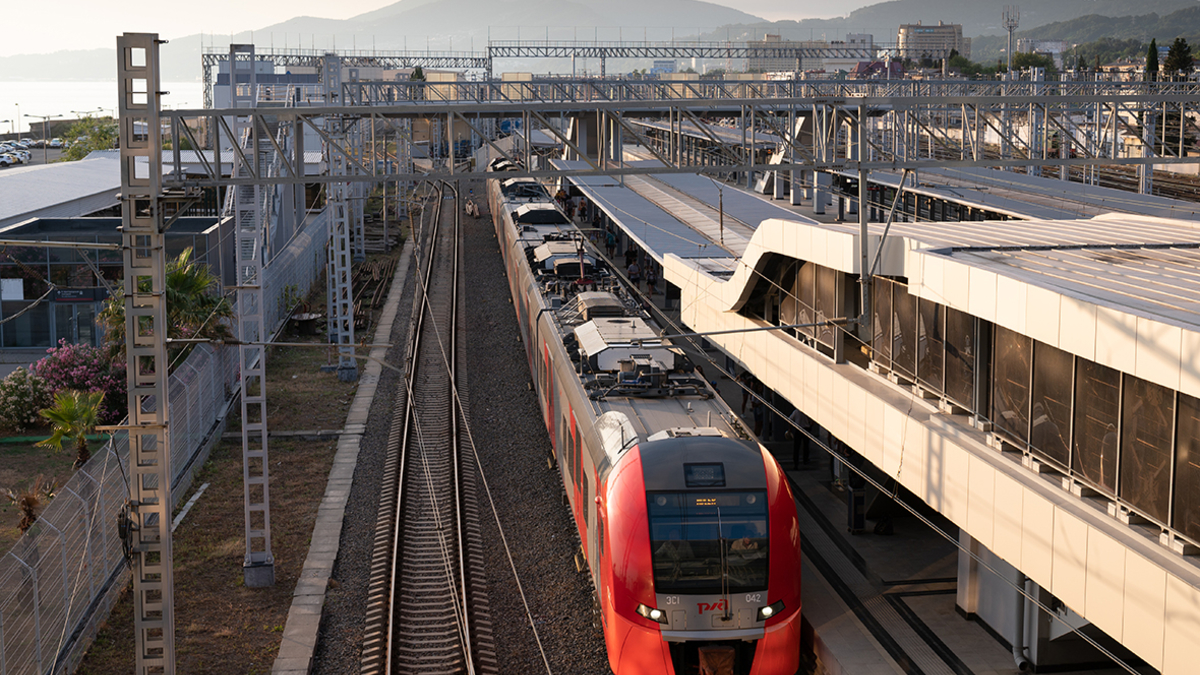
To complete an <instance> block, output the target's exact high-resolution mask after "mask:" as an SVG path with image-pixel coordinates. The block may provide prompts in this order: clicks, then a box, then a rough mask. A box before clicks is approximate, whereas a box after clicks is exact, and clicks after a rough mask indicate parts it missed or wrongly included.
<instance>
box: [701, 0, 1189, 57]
mask: <svg viewBox="0 0 1200 675" xmlns="http://www.w3.org/2000/svg"><path fill="white" fill-rule="evenodd" d="M1010 4H1014V0H890V1H889V2H882V3H879V4H874V5H870V6H867V7H863V8H861V9H857V10H855V11H853V12H851V13H850V14H849V15H847V16H845V17H841V18H836V19H806V20H803V21H775V22H765V21H764V22H758V23H751V24H741V25H731V26H725V27H722V28H720V29H719V30H716V31H709V32H706V33H705V34H704V35H703V39H711V40H726V39H731V40H739V39H743V40H744V39H746V38H747V37H751V36H753V35H758V36H760V37H761V36H762V35H763V34H764V33H767V32H770V33H779V34H782V35H783V36H784V37H785V39H792V40H808V39H821V38H822V37H823V38H824V39H827V40H834V39H841V38H842V37H844V36H845V34H846V33H870V34H872V35H874V36H875V40H876V42H883V43H888V42H895V41H896V31H897V29H898V28H899V27H900V25H901V24H907V23H917V22H918V21H920V22H922V23H926V24H936V23H937V22H938V21H944V22H946V23H958V24H962V27H963V35H967V36H979V35H1000V34H1002V33H1004V27H1003V25H1002V18H1003V15H1004V6H1005V5H1010ZM1016 4H1019V6H1020V9H1021V18H1020V22H1021V28H1022V29H1026V30H1028V29H1032V28H1035V27H1039V26H1044V25H1047V24H1053V23H1059V22H1068V21H1070V20H1073V19H1075V18H1076V17H1083V16H1096V15H1101V16H1123V15H1127V14H1129V11H1130V9H1131V8H1132V7H1134V6H1133V5H1131V4H1130V3H1129V2H1127V0H1052V1H1044V2H1040V3H1037V4H1034V3H1027V4H1021V3H1020V2H1019V0H1016ZM1197 7H1200V2H1197V0H1143V1H1142V2H1139V3H1137V5H1136V9H1137V11H1139V12H1145V13H1147V14H1148V13H1151V12H1155V13H1157V14H1158V15H1160V16H1165V15H1167V14H1170V13H1172V12H1176V11H1178V10H1183V9H1195V8H1197ZM974 49H975V48H974V44H972V51H974ZM972 56H974V55H972Z"/></svg>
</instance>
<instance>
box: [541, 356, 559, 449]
mask: <svg viewBox="0 0 1200 675" xmlns="http://www.w3.org/2000/svg"><path fill="white" fill-rule="evenodd" d="M542 367H543V368H544V369H545V373H546V380H545V386H544V387H542V392H543V393H544V395H545V397H546V430H547V431H549V432H550V443H551V445H553V446H554V450H555V451H556V452H557V451H558V437H557V436H555V435H554V370H553V369H552V368H551V367H550V347H549V346H547V345H546V343H545V342H543V343H542Z"/></svg>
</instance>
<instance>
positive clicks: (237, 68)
mask: <svg viewBox="0 0 1200 675" xmlns="http://www.w3.org/2000/svg"><path fill="white" fill-rule="evenodd" d="M239 75H245V79H246V86H245V88H242V87H240V86H238V84H237V81H238V77H239ZM229 79H230V84H231V90H230V91H231V93H232V107H233V108H235V109H246V110H252V109H254V108H255V107H256V106H257V105H258V77H257V73H256V71H255V56H254V45H230V46H229ZM254 119H255V118H253V117H251V116H249V115H247V116H242V115H235V116H234V117H233V120H232V121H233V124H232V129H233V135H234V138H233V142H234V143H236V144H238V145H239V146H240V147H241V148H242V149H243V154H242V155H241V156H239V155H238V154H237V153H234V156H233V174H232V175H233V176H234V177H235V178H236V177H238V176H240V175H244V174H248V175H251V176H259V177H263V176H266V175H267V170H268V167H267V166H265V163H264V162H263V156H262V152H261V150H262V148H260V147H259V133H260V131H261V129H260V126H259V125H258V124H255V123H254ZM242 156H244V157H245V158H246V160H245V162H244V161H243V160H242ZM247 163H248V164H249V165H248V166H247ZM268 189H269V188H268V187H267V186H264V185H261V184H257V185H239V186H237V187H235V188H233V190H234V198H233V199H234V227H235V230H234V233H235V242H236V243H235V256H236V265H237V268H236V269H237V311H238V339H239V341H240V342H241V343H242V344H240V345H238V372H239V373H240V375H241V377H240V389H241V391H240V394H241V412H242V504H243V513H244V521H245V522H244V526H245V539H246V553H245V556H244V557H243V559H242V578H243V580H244V581H245V584H246V586H248V587H251V588H257V587H264V586H272V585H274V584H275V557H274V555H273V554H272V553H271V500H270V471H269V467H270V462H269V461H268V454H267V452H268V444H267V353H266V349H265V348H264V347H263V346H262V344H261V343H262V342H265V341H266V340H267V332H266V327H265V326H264V325H263V290H262V283H263V282H262V274H263V245H264V242H265V240H266V230H267V208H266V206H265V205H264V203H263V196H264V194H265V193H266V191H267V190H268Z"/></svg>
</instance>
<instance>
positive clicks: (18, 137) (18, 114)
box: [13, 103, 21, 141]
mask: <svg viewBox="0 0 1200 675" xmlns="http://www.w3.org/2000/svg"><path fill="white" fill-rule="evenodd" d="M13 105H15V106H17V119H16V122H17V140H18V141H19V140H21V104H20V103H14V104H13Z"/></svg>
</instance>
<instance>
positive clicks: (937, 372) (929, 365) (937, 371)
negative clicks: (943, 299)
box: [917, 298, 946, 393]
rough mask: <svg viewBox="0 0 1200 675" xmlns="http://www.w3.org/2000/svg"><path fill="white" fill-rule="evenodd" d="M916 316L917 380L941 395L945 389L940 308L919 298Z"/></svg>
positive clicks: (943, 342) (944, 354)
mask: <svg viewBox="0 0 1200 675" xmlns="http://www.w3.org/2000/svg"><path fill="white" fill-rule="evenodd" d="M917 314H918V316H917V379H918V380H919V381H920V382H921V384H923V385H925V386H926V387H927V388H928V389H929V390H931V391H936V392H938V393H941V392H944V391H945V389H946V387H945V383H944V382H943V381H942V375H943V373H944V372H945V368H944V361H945V359H946V348H945V338H944V337H943V328H942V314H943V312H942V306H941V305H939V304H937V303H936V302H933V301H932V300H926V299H924V298H921V299H919V300H918V301H917Z"/></svg>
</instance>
